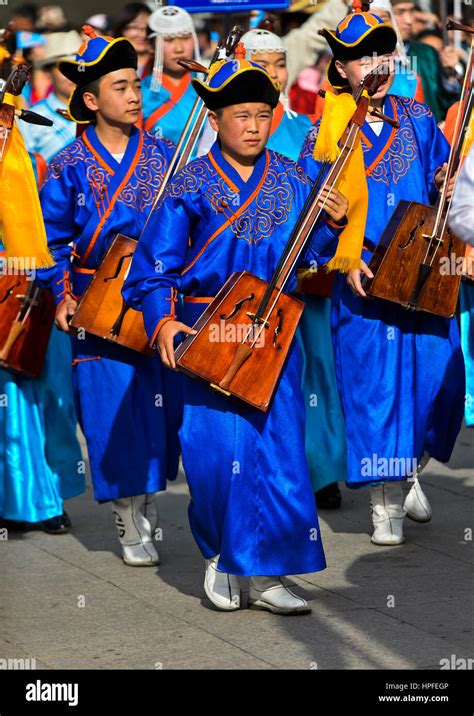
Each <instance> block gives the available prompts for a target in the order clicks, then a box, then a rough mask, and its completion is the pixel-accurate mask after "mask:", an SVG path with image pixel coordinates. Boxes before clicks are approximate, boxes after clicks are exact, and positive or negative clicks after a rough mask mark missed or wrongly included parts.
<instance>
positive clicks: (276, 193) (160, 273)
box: [123, 57, 347, 614]
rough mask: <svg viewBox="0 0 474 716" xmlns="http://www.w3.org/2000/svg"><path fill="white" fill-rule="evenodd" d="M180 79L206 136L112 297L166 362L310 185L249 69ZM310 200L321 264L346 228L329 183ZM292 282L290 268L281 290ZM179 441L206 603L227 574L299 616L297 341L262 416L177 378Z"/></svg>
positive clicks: (302, 544) (276, 253)
mask: <svg viewBox="0 0 474 716" xmlns="http://www.w3.org/2000/svg"><path fill="white" fill-rule="evenodd" d="M193 84H194V87H195V89H196V91H197V92H198V93H199V94H200V96H202V97H203V99H204V101H205V104H206V106H207V107H208V109H209V110H210V114H209V118H210V122H211V124H212V125H213V128H214V129H216V130H217V132H218V139H217V141H216V142H215V144H214V145H213V146H212V148H211V150H210V151H209V153H208V154H207V155H206V156H203V157H200V158H199V159H195V160H194V161H192V162H190V163H189V164H188V165H187V166H186V167H185V168H184V169H183V170H182V171H181V172H179V173H178V174H177V175H176V176H175V177H174V179H173V180H172V182H171V183H170V185H169V186H168V188H167V191H166V194H165V196H164V199H163V201H162V203H161V205H160V207H159V209H158V210H157V211H156V213H154V215H153V216H152V217H151V219H150V222H149V224H148V226H147V229H146V231H145V232H144V234H143V236H142V238H141V240H140V242H139V245H138V247H137V251H136V254H135V256H134V259H133V262H132V266H131V269H130V273H129V276H128V279H127V281H126V282H125V286H124V289H123V295H124V297H125V299H126V301H127V302H129V303H130V304H131V305H132V306H133V307H134V308H137V309H140V310H142V311H143V316H144V320H145V327H146V329H147V333H148V335H149V337H150V344H151V345H152V346H156V348H157V350H158V351H159V353H160V355H161V358H162V360H163V362H164V364H165V365H167V366H168V367H171V368H175V359H174V351H173V340H174V337H175V336H176V335H177V334H178V333H181V332H184V333H189V332H190V331H191V330H192V329H191V328H189V326H192V325H193V324H194V323H195V321H196V320H197V318H198V317H199V315H200V314H201V313H202V312H203V310H204V309H205V308H206V305H207V304H209V303H210V302H211V300H212V297H213V296H215V295H216V293H217V292H218V291H219V289H220V288H221V287H222V285H223V284H224V282H225V281H226V280H227V279H228V277H229V276H230V275H231V274H232V273H233V272H234V271H241V270H243V269H246V270H248V271H250V272H252V273H254V274H256V275H258V276H260V277H261V278H263V279H265V280H269V279H270V278H271V276H272V274H273V272H274V270H275V268H276V265H277V263H278V260H279V258H280V256H281V254H282V252H283V249H284V247H285V244H286V242H287V241H288V239H289V236H290V233H291V230H292V228H293V226H294V224H295V221H296V219H297V217H298V215H299V213H300V212H301V210H302V208H303V205H304V202H305V199H306V197H307V195H308V193H309V191H310V182H309V181H308V179H307V177H306V175H305V173H304V172H303V170H302V169H301V167H299V166H298V165H297V164H295V163H294V162H293V161H292V160H290V159H289V158H287V157H284V156H283V155H280V154H277V153H276V152H274V151H271V150H267V149H265V145H266V141H267V139H268V135H269V131H270V126H271V120H272V109H273V108H275V107H276V105H277V103H278V99H279V90H278V86H277V85H276V84H275V83H274V82H273V81H272V80H271V78H270V76H269V75H268V73H267V72H266V71H265V70H264V69H263V68H261V67H259V66H258V65H256V64H254V63H252V62H249V61H248V60H244V59H242V58H239V57H238V58H237V59H236V60H232V61H227V62H224V63H222V64H217V63H216V65H214V66H213V67H212V68H211V69H210V76H209V85H204V84H203V83H201V82H200V81H198V80H193ZM324 196H325V197H326V199H327V203H326V215H325V219H324V220H322V222H321V223H320V224H318V225H317V227H316V229H315V231H314V234H313V236H312V243H311V245H310V247H309V249H308V250H307V253H306V255H305V257H304V258H305V260H306V261H316V262H318V263H322V262H323V263H324V262H326V261H328V260H329V259H330V257H331V256H332V255H333V254H334V252H335V249H336V246H337V238H338V236H339V233H340V231H341V227H343V226H344V225H345V223H346V219H345V213H346V209H347V201H346V200H345V198H344V197H343V196H342V195H341V194H340V193H339V192H338V191H336V190H331V191H330V192H328V191H327V190H326V191H325V192H324ZM335 222H336V223H335ZM295 286H296V279H295V277H294V275H293V276H292V280H291V282H290V285H289V290H290V291H291V290H294V289H295ZM179 293H181V294H183V297H184V298H183V301H182V303H181V304H180V305H179V306H178V294H179ZM181 306H182V308H181ZM176 307H177V310H176ZM255 380H258V375H256V376H255ZM180 441H181V447H182V456H183V466H184V470H185V472H186V477H187V481H188V484H189V489H190V493H191V503H190V507H189V519H190V525H191V530H192V532H193V535H194V537H195V539H196V542H197V544H198V546H199V548H200V550H201V553H202V554H203V556H204V558H205V560H206V573H205V582H204V588H205V592H206V594H207V596H208V598H209V599H210V600H211V602H212V603H213V604H214V605H215V606H217V607H218V608H219V609H223V610H228V611H231V610H235V609H238V608H239V607H240V599H241V590H240V584H239V579H238V576H239V575H240V576H248V577H250V580H249V606H251V607H254V608H260V609H267V610H270V611H272V612H274V613H278V614H295V613H296V614H297V613H306V612H308V611H310V609H309V607H308V604H307V602H306V601H305V600H304V599H302V598H300V597H298V596H296V595H294V594H293V593H292V592H291V591H290V590H289V588H288V586H287V585H286V583H285V581H284V579H283V576H282V575H288V574H300V573H307V572H315V571H318V570H321V569H324V567H325V558H324V552H323V547H322V544H321V537H320V534H319V527H318V518H317V512H316V505H315V501H314V496H313V492H312V489H311V483H310V479H309V474H308V466H307V462H306V457H305V450H304V404H303V398H302V392H301V353H300V349H299V346H298V344H297V341H296V340H293V343H292V345H291V348H290V352H289V355H288V358H287V361H286V363H285V366H284V368H283V371H282V374H281V377H280V380H279V382H278V385H277V389H276V391H275V394H274V397H273V400H272V403H271V406H270V408H269V410H268V412H267V413H262V412H260V411H257V410H255V409H251V408H249V407H243V406H238V405H236V404H235V403H233V402H230V401H229V400H228V399H227V398H226V397H225V396H223V395H222V394H220V393H217V392H213V391H212V390H210V389H209V388H208V387H207V386H206V385H204V383H200V382H197V381H194V380H191V379H189V378H187V377H185V378H184V410H183V423H182V427H181V430H180ZM262 575H263V576H262Z"/></svg>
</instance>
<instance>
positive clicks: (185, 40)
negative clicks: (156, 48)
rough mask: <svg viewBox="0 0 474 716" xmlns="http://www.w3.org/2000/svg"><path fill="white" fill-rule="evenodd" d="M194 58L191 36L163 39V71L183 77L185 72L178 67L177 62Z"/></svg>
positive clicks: (182, 68)
mask: <svg viewBox="0 0 474 716" xmlns="http://www.w3.org/2000/svg"><path fill="white" fill-rule="evenodd" d="M193 56H194V39H193V36H192V35H186V36H185V37H165V40H164V43H163V69H164V71H165V72H168V73H169V74H171V75H176V74H177V75H183V74H184V73H185V72H187V70H185V69H184V67H181V65H178V60H192V59H193Z"/></svg>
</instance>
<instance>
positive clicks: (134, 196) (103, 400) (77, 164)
mask: <svg viewBox="0 0 474 716" xmlns="http://www.w3.org/2000/svg"><path fill="white" fill-rule="evenodd" d="M88 34H89V36H90V39H89V41H88V42H86V43H85V44H84V45H82V46H81V48H80V49H79V52H78V54H77V56H76V59H75V60H66V61H63V62H61V63H60V69H61V71H62V72H63V73H64V74H65V75H66V76H67V77H68V78H69V79H71V80H72V81H73V82H74V83H75V84H76V85H77V86H76V88H75V89H74V91H73V93H72V94H71V97H70V100H69V112H70V115H71V117H72V118H73V119H74V121H76V122H78V123H82V124H87V128H86V130H85V132H84V133H83V134H82V135H81V137H80V138H79V139H77V140H76V141H74V142H73V143H72V144H70V145H69V146H68V147H66V148H65V149H64V150H62V151H61V152H59V154H57V155H56V156H55V157H54V158H53V159H52V161H51V163H50V166H49V169H48V175H47V177H46V182H45V185H44V187H43V189H42V192H41V205H42V210H43V215H44V221H45V226H46V232H47V236H48V245H49V247H50V249H51V251H52V253H53V255H54V258H55V260H56V266H55V267H54V268H53V269H47V270H44V271H42V272H41V274H42V280H43V281H44V282H45V283H47V284H49V285H50V286H51V288H52V290H53V293H54V295H55V298H56V301H57V304H58V310H57V318H56V322H57V325H58V326H59V327H60V328H61V329H62V330H64V331H66V332H68V331H69V326H68V321H69V319H70V317H71V316H72V315H73V313H74V311H75V310H76V307H77V302H78V300H79V298H80V296H81V295H82V294H83V293H84V291H85V289H86V288H87V286H88V284H89V282H90V281H91V279H92V277H93V276H94V273H95V271H96V270H97V268H98V266H99V264H100V262H101V261H102V259H103V257H104V255H105V253H106V251H107V249H108V248H109V246H110V244H111V242H112V240H113V239H114V237H115V235H116V234H119V233H120V234H125V235H126V236H129V237H131V238H138V236H139V234H140V231H141V230H142V228H143V225H144V221H145V219H146V216H147V214H148V212H149V211H150V208H151V205H152V203H153V200H154V198H155V195H156V192H157V191H158V190H159V188H160V186H161V183H162V181H163V178H164V176H165V173H166V170H167V167H168V164H169V161H170V159H171V157H172V155H173V145H172V144H171V143H170V142H169V141H167V140H164V139H160V138H157V137H154V136H152V135H150V134H148V133H147V132H142V131H141V130H139V129H137V128H136V127H135V126H134V124H135V122H136V121H137V119H138V117H139V116H140V112H141V91H140V80H139V79H138V77H137V74H136V68H137V56H136V52H135V50H134V48H133V46H132V45H131V43H130V42H129V41H128V40H126V39H125V38H117V39H112V38H108V37H96V36H95V35H94V33H93V32H92V31H89V32H88ZM71 340H72V348H73V358H74V360H73V366H74V369H73V370H74V374H73V383H74V389H75V394H76V399H77V407H78V417H79V422H80V424H81V428H82V431H83V433H84V435H85V438H86V441H87V448H88V453H89V460H90V468H91V476H92V483H93V488H94V495H95V498H96V499H97V500H98V501H99V502H105V501H111V502H112V506H113V510H114V514H115V518H116V524H117V529H118V534H119V539H120V542H121V545H122V555H123V560H124V562H125V563H126V564H128V565H131V566H148V565H153V564H157V563H158V553H157V550H156V548H155V545H154V543H153V533H154V530H155V528H156V522H157V514H156V505H155V503H154V499H153V497H154V493H156V492H157V491H160V490H164V489H165V487H166V481H167V479H168V478H169V479H174V478H175V477H176V473H177V463H178V456H179V450H178V441H177V426H176V425H175V421H176V420H178V418H179V416H178V415H176V411H175V407H176V406H177V405H179V401H178V400H177V398H178V396H177V395H173V391H172V385H171V383H170V381H169V379H165V378H164V371H163V368H162V366H161V364H160V361H159V360H154V359H153V358H150V357H149V356H145V355H141V354H138V353H134V352H132V351H130V350H128V349H126V348H123V347H120V346H115V345H113V344H110V343H107V342H106V341H103V340H102V339H99V338H95V337H93V336H90V335H88V334H84V335H81V332H79V334H78V335H77V336H72V337H71Z"/></svg>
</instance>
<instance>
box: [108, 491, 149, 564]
mask: <svg viewBox="0 0 474 716" xmlns="http://www.w3.org/2000/svg"><path fill="white" fill-rule="evenodd" d="M146 498H147V496H146V495H134V496H133V497H124V498H122V499H120V500H112V510H113V513H114V517H115V524H116V526H117V532H118V537H119V540H120V544H121V545H122V559H123V561H124V562H125V564H128V565H129V566H130V567H152V566H153V565H155V564H159V563H160V560H159V557H158V552H157V551H156V549H155V546H154V544H153V534H152V531H151V525H150V522H149V521H148V519H147V518H146V517H145V515H144V510H145V501H146Z"/></svg>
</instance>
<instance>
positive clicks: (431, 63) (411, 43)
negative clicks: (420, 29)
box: [392, 0, 456, 122]
mask: <svg viewBox="0 0 474 716" xmlns="http://www.w3.org/2000/svg"><path fill="white" fill-rule="evenodd" d="M392 6H393V15H394V17H395V20H396V22H397V25H398V29H399V30H400V35H401V38H402V40H403V42H404V43H405V49H406V52H407V55H408V56H409V57H412V58H416V65H415V66H413V68H412V69H413V70H415V71H416V72H417V73H418V74H419V75H420V77H421V83H422V86H423V93H424V95H425V100H426V104H427V105H428V106H429V108H430V109H431V111H432V112H433V114H434V116H435V118H436V121H437V122H440V121H441V120H442V119H444V116H445V114H446V110H447V109H448V107H449V105H450V104H452V103H453V101H454V100H455V99H456V97H455V96H453V95H452V94H450V93H447V92H446V90H445V88H444V86H443V68H442V65H441V61H440V58H439V56H438V53H437V52H436V50H435V49H433V47H429V45H427V44H425V43H422V42H419V41H418V40H416V39H415V38H414V33H413V20H414V10H415V5H414V3H413V2H411V0H393V2H392Z"/></svg>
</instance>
